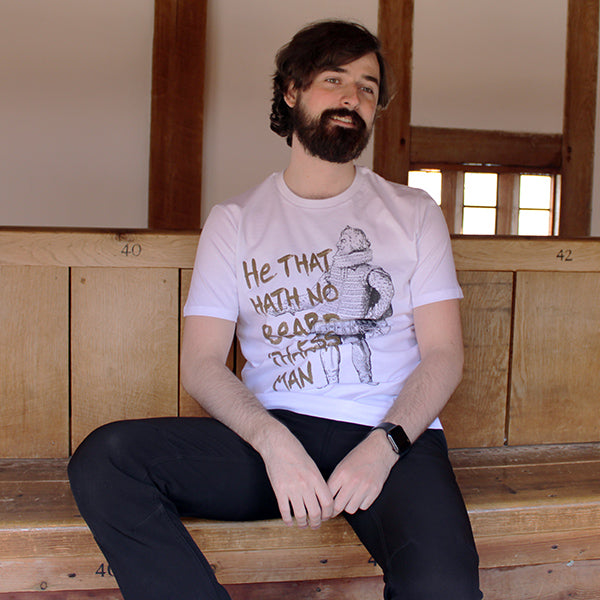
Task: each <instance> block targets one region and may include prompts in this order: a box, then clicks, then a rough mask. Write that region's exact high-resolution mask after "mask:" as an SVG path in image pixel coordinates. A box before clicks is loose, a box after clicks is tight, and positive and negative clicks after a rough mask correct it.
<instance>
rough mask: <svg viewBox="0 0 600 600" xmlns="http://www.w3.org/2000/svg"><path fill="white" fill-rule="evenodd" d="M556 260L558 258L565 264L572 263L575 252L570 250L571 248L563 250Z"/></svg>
mask: <svg viewBox="0 0 600 600" xmlns="http://www.w3.org/2000/svg"><path fill="white" fill-rule="evenodd" d="M556 258H558V260H562V261H563V262H572V260H573V250H570V249H569V248H567V249H565V250H563V249H562V248H561V249H560V250H559V252H558V254H557V255H556Z"/></svg>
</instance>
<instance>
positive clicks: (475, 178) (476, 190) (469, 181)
mask: <svg viewBox="0 0 600 600" xmlns="http://www.w3.org/2000/svg"><path fill="white" fill-rule="evenodd" d="M497 189H498V175H496V173H465V199H464V205H465V206H496V196H497Z"/></svg>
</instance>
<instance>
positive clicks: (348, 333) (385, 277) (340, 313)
mask: <svg viewBox="0 0 600 600" xmlns="http://www.w3.org/2000/svg"><path fill="white" fill-rule="evenodd" d="M336 247H337V252H336V253H335V254H334V256H333V259H332V264H331V267H330V269H329V270H328V271H327V272H326V273H324V274H323V275H322V277H321V279H320V281H321V283H322V285H323V284H325V283H327V284H330V285H332V286H334V287H335V288H336V290H337V291H338V297H337V300H336V301H335V303H334V305H331V304H330V305H329V306H328V307H327V310H328V312H332V313H334V314H335V315H336V317H337V318H335V319H331V320H328V321H326V322H323V321H320V322H318V323H316V324H315V326H314V327H313V332H314V333H316V334H319V335H323V336H327V337H329V338H331V336H332V335H333V336H336V337H337V338H338V339H339V343H340V344H346V343H349V344H352V363H353V365H354V368H355V369H356V372H357V373H358V377H359V379H360V381H361V383H369V384H373V385H376V384H375V383H374V382H373V373H372V369H371V349H370V348H369V344H368V343H367V338H369V337H373V336H375V335H381V334H385V333H386V332H387V331H388V330H389V326H388V325H387V323H386V318H388V317H390V316H391V315H392V297H393V295H394V286H393V284H392V279H391V277H390V275H389V274H388V273H387V272H386V271H385V270H384V269H382V268H381V267H378V266H375V265H372V264H371V262H372V260H373V252H372V250H371V242H370V241H369V240H368V239H367V236H366V235H365V233H364V231H362V229H356V228H353V227H350V226H347V227H345V228H344V229H343V230H342V232H341V234H340V237H339V240H338V242H337V246H336ZM340 360H341V357H340V350H339V347H338V344H333V345H327V347H326V348H323V349H322V350H321V362H322V365H323V369H324V371H325V376H326V378H327V383H328V384H331V383H337V382H338V381H339V371H340Z"/></svg>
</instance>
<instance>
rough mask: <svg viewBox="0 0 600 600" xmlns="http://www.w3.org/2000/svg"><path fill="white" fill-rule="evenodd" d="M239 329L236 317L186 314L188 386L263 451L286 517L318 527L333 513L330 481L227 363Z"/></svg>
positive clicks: (211, 411) (209, 408)
mask: <svg viewBox="0 0 600 600" xmlns="http://www.w3.org/2000/svg"><path fill="white" fill-rule="evenodd" d="M234 331H235V323H233V322H231V321H227V320H224V319H216V318H212V317H200V316H192V317H186V319H185V326H184V332H183V341H182V348H181V380H182V383H183V386H184V387H185V389H186V390H187V392H188V393H189V394H190V395H191V396H192V397H193V398H195V399H196V400H197V401H198V402H199V403H200V404H201V405H202V407H203V408H204V409H206V411H207V412H208V413H209V414H211V415H212V416H213V417H214V418H215V419H217V420H219V421H221V422H222V423H223V424H225V425H227V426H228V427H229V428H230V429H232V430H233V431H235V432H236V433H237V434H238V435H239V436H241V437H242V438H243V439H244V440H246V441H247V442H248V443H249V444H250V445H251V446H252V447H253V448H254V449H255V450H256V451H257V452H258V453H259V454H260V455H261V457H262V459H263V460H264V462H265V466H266V469H267V474H268V476H269V480H270V481H271V485H272V486H273V490H274V492H275V495H276V497H277V502H278V505H279V510H280V511H281V517H282V518H283V520H284V521H285V522H286V523H287V524H288V525H292V523H293V517H295V519H296V522H297V523H298V525H299V526H300V527H305V526H306V525H307V524H308V525H310V526H311V527H318V526H319V525H320V523H321V521H323V520H326V519H329V518H330V517H331V516H332V514H333V497H332V495H331V492H330V491H329V487H328V486H327V484H326V482H325V480H324V479H323V477H322V476H321V473H320V472H319V470H318V469H317V467H316V465H315V464H314V462H313V461H312V459H311V458H310V457H309V456H308V454H307V453H306V451H305V450H304V448H303V446H302V445H301V444H300V442H299V441H298V440H297V439H296V437H295V436H294V435H292V433H291V432H290V431H289V429H287V427H285V426H284V425H282V424H281V423H280V422H279V421H277V419H275V418H273V417H272V416H271V415H270V414H269V413H268V412H267V411H266V410H265V409H264V407H263V406H262V405H261V404H260V402H259V401H258V399H257V398H256V397H255V396H254V395H253V394H252V393H251V392H250V390H248V388H246V386H244V384H243V383H242V382H241V381H240V380H239V379H238V378H237V377H236V376H235V375H234V374H233V373H232V372H231V371H230V370H229V369H228V368H227V366H226V364H225V363H226V360H227V355H228V353H229V348H230V346H231V341H232V339H233V334H234ZM292 511H293V517H292Z"/></svg>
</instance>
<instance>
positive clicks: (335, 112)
mask: <svg viewBox="0 0 600 600" xmlns="http://www.w3.org/2000/svg"><path fill="white" fill-rule="evenodd" d="M332 117H348V118H350V119H352V124H353V125H354V126H355V127H356V128H357V129H366V127H367V124H366V123H365V121H364V119H363V118H362V117H361V116H360V115H359V114H358V113H357V112H356V111H354V110H349V109H347V108H328V109H327V110H324V111H323V113H322V114H321V121H322V122H325V121H327V120H329V119H331V118H332Z"/></svg>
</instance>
